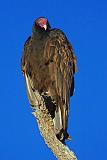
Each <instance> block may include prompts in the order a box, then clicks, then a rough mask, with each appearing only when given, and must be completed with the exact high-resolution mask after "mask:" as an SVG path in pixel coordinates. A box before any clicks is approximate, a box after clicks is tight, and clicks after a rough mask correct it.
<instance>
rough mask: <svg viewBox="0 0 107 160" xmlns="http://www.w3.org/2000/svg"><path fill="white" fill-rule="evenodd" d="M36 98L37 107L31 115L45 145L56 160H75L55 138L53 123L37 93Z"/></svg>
mask: <svg viewBox="0 0 107 160" xmlns="http://www.w3.org/2000/svg"><path fill="white" fill-rule="evenodd" d="M36 98H37V99H36V101H38V103H39V106H36V108H35V107H34V108H35V111H33V115H34V116H35V117H36V119H37V122H38V127H39V130H40V133H41V135H42V136H43V138H44V140H45V143H46V144H47V145H48V147H49V148H50V149H51V150H52V152H53V153H54V155H55V156H56V157H57V158H58V160H77V158H76V156H75V155H74V153H73V152H72V151H70V150H69V148H68V147H67V146H65V145H64V144H62V143H61V142H60V141H59V140H58V139H57V138H56V135H55V132H54V126H53V121H52V118H51V116H50V115H49V113H48V111H47V109H46V107H45V103H44V100H43V98H42V97H41V96H40V95H39V93H36ZM36 104H37V103H36Z"/></svg>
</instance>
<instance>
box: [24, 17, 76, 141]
mask: <svg viewBox="0 0 107 160" xmlns="http://www.w3.org/2000/svg"><path fill="white" fill-rule="evenodd" d="M21 69H22V72H23V74H24V76H25V75H26V76H25V80H26V87H27V93H28V98H29V101H30V104H31V106H33V102H32V100H31V98H30V97H32V96H34V95H33V94H31V93H30V89H29V88H30V87H31V88H32V91H33V92H35V90H37V91H38V92H39V94H40V95H41V96H42V97H43V98H44V101H45V104H46V107H47V109H48V112H49V113H50V115H51V117H52V119H53V123H54V129H55V134H56V137H57V138H58V139H59V140H60V141H61V142H63V143H64V141H65V139H69V138H70V136H69V134H68V133H67V127H68V112H69V101H70V96H72V95H73V91H74V73H75V71H76V58H75V55H74V53H73V48H72V46H71V44H70V43H69V41H68V40H67V38H66V36H65V34H64V33H63V32H62V31H61V30H60V29H56V28H54V29H52V28H51V26H50V24H49V22H48V20H47V19H46V18H45V17H40V18H38V19H36V20H35V22H34V25H33V28H32V35H31V36H30V37H29V38H28V39H27V41H26V42H25V45H24V51H23V56H22V59H21Z"/></svg>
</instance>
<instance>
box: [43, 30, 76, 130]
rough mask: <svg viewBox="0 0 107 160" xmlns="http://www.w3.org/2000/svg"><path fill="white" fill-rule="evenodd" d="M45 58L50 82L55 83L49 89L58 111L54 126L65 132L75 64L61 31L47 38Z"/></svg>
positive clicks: (71, 50) (56, 31)
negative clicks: (60, 121)
mask: <svg viewBox="0 0 107 160" xmlns="http://www.w3.org/2000/svg"><path fill="white" fill-rule="evenodd" d="M50 37H51V36H50ZM46 53H47V54H46ZM45 56H47V59H48V62H49V72H50V77H51V81H52V82H53V81H54V82H55V85H54V87H53V88H52V89H51V88H49V91H50V92H49V94H50V96H51V97H53V99H54V100H55V102H56V104H57V106H58V109H57V110H56V115H57V116H56V123H57V125H56V124H55V126H57V127H58V128H61V127H62V129H63V130H64V131H65V132H66V131H67V125H68V110H69V99H70V90H71V88H72V92H73V90H74V86H72V80H73V75H74V68H75V66H74V63H76V62H74V53H73V49H72V46H71V45H70V44H69V42H68V40H67V39H66V37H65V35H64V34H63V33H62V32H61V31H59V30H55V31H53V33H52V38H49V40H48V41H47V43H46V46H45ZM51 87H52V86H51ZM53 89H54V90H55V92H54V94H55V95H54V94H53V91H52V90H53ZM59 108H60V111H59ZM58 112H59V114H58ZM60 112H61V113H60ZM58 116H59V119H61V120H62V126H61V127H60V124H61V123H59V126H58V120H57V119H58ZM60 116H61V117H60ZM56 130H57V129H56Z"/></svg>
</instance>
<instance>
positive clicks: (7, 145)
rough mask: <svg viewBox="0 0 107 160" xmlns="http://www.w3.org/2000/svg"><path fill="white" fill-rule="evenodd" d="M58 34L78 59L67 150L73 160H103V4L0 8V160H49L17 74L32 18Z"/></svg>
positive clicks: (106, 141)
mask: <svg viewBox="0 0 107 160" xmlns="http://www.w3.org/2000/svg"><path fill="white" fill-rule="evenodd" d="M39 16H45V17H47V18H48V19H49V22H50V24H51V26H52V27H56V28H60V29H62V30H63V31H64V33H65V34H66V36H67V37H68V39H69V41H70V42H71V43H72V45H73V48H74V51H75V53H76V56H77V59H78V73H77V74H76V75H75V95H74V96H73V97H72V98H71V101H70V104H71V108H70V114H69V129H68V130H69V133H70V134H71V136H72V141H71V142H67V145H68V146H69V147H70V148H71V149H72V150H73V151H74V152H75V153H76V155H77V157H78V160H90V159H92V160H101V159H107V154H106V151H107V102H106V100H107V93H106V89H107V2H106V0H105V1H104V0H102V1H101V0H97V1H96V0H94V1H93V0H90V1H85V0H81V1H73V0H66V1H65V0H59V1H58V0H54V1H50V0H47V1H46V0H45V1H43V0H41V1H36V0H30V1H27V0H26V1H25V0H23V1H21V0H19V1H13V0H10V1H8V0H7V1H2V2H1V4H0V21H1V23H0V37H1V38H0V44H1V45H0V48H1V49H0V73H1V76H0V77H1V78H0V90H1V92H0V97H1V107H0V159H1V160H19V159H20V160H29V159H30V160H34V159H38V160H43V159H44V160H48V159H49V160H50V159H51V160H55V157H54V156H53V154H52V153H51V151H50V150H49V149H48V148H47V146H46V145H45V143H44V141H43V138H42V137H41V135H40V133H39V130H38V127H37V123H36V120H35V118H34V117H33V115H32V114H31V108H30V106H29V102H28V99H27V96H26V92H25V84H24V78H23V76H22V74H21V71H20V59H21V56H22V50H23V44H24V42H25V40H26V39H27V37H28V36H29V35H30V34H31V28H32V24H33V22H34V20H35V18H37V17H39Z"/></svg>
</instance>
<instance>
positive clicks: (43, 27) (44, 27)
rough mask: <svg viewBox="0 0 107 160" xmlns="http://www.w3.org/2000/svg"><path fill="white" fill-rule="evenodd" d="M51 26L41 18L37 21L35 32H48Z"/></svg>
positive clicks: (34, 27)
mask: <svg viewBox="0 0 107 160" xmlns="http://www.w3.org/2000/svg"><path fill="white" fill-rule="evenodd" d="M50 28H51V27H50V24H49V22H48V20H47V19H46V18H45V17H39V18H37V19H36V20H35V22H34V26H33V31H43V32H46V31H48V30H49V29H50Z"/></svg>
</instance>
